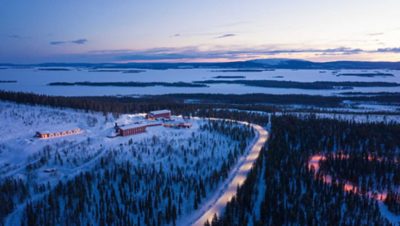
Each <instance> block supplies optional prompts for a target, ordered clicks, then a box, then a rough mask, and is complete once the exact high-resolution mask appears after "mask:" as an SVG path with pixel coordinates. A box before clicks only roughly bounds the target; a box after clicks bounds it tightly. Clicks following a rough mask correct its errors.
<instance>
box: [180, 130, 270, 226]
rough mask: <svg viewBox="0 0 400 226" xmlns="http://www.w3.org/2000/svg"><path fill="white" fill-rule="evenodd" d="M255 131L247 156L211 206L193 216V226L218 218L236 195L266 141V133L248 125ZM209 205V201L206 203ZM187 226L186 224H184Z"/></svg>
mask: <svg viewBox="0 0 400 226" xmlns="http://www.w3.org/2000/svg"><path fill="white" fill-rule="evenodd" d="M250 125H251V126H252V127H253V128H254V129H255V130H256V131H257V138H256V140H255V141H254V143H253V145H251V146H249V149H250V150H249V151H248V152H247V156H246V157H245V159H243V160H242V161H239V162H238V165H236V166H235V167H234V169H233V171H234V172H233V174H232V175H231V176H230V177H229V178H228V179H227V182H226V183H225V185H223V186H222V188H221V189H220V190H219V191H217V192H216V195H215V196H214V197H213V198H212V199H211V202H212V204H209V205H207V204H206V207H205V210H204V209H201V210H200V211H201V212H200V214H197V216H196V214H195V215H194V220H192V221H188V222H191V224H192V225H194V226H203V225H204V223H205V222H206V221H207V220H208V221H209V222H211V220H212V218H213V217H214V215H215V214H217V215H218V216H220V215H221V214H222V213H223V212H222V211H223V210H224V208H225V206H226V204H227V203H228V202H229V201H230V200H231V199H232V197H233V196H235V195H236V189H237V187H238V186H240V185H242V184H243V182H244V181H245V180H246V176H247V174H248V173H249V171H250V170H251V168H252V167H253V165H254V163H255V161H256V160H257V158H258V156H259V155H260V153H261V149H262V147H263V146H264V144H265V142H266V141H267V140H268V132H267V131H266V130H265V129H264V128H263V127H261V126H259V125H255V124H250ZM208 203H210V201H209V202H208ZM186 225H187V224H186Z"/></svg>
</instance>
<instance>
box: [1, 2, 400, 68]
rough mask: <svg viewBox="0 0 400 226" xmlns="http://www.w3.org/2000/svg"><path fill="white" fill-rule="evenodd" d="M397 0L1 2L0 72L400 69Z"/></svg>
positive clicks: (398, 6) (399, 17)
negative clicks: (146, 65) (263, 64)
mask: <svg viewBox="0 0 400 226" xmlns="http://www.w3.org/2000/svg"><path fill="white" fill-rule="evenodd" d="M399 9H400V1H399V0H379V1H378V0H318V1H315V0H280V1H275V0H274V1H272V0H248V1H245V0H201V1H195V0H148V1H143V0H142V1H138V0H132V1H128V0H114V1H109V0H84V1H82V0H68V1H54V0H34V1H32V0H24V1H23V0H0V63H43V62H121V63H122V62H153V61H154V62H219V61H242V60H249V59H258V58H296V59H305V60H312V61H333V60H363V61H400V13H399Z"/></svg>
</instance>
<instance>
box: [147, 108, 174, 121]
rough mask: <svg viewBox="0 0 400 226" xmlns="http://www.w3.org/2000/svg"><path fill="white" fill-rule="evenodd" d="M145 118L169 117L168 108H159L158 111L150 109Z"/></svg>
mask: <svg viewBox="0 0 400 226" xmlns="http://www.w3.org/2000/svg"><path fill="white" fill-rule="evenodd" d="M146 118H147V119H152V120H154V119H170V118H171V111H170V110H159V111H151V112H149V113H148V114H147V115H146Z"/></svg>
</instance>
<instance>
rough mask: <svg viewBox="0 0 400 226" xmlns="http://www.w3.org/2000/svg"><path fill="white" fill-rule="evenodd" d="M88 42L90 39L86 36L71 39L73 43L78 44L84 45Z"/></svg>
mask: <svg viewBox="0 0 400 226" xmlns="http://www.w3.org/2000/svg"><path fill="white" fill-rule="evenodd" d="M87 42H88V40H87V39H85V38H81V39H77V40H73V41H71V43H74V44H78V45H83V44H86V43H87Z"/></svg>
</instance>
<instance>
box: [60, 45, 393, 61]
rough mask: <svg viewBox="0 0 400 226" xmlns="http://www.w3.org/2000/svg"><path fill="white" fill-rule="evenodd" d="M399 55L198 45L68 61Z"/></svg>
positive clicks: (85, 56) (75, 57)
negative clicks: (211, 47)
mask: <svg viewBox="0 0 400 226" xmlns="http://www.w3.org/2000/svg"><path fill="white" fill-rule="evenodd" d="M363 53H366V54H374V53H400V48H381V49H372V50H364V49H359V48H349V47H336V48H321V49H317V48H279V46H269V47H266V46H259V47H253V48H239V47H237V48H236V49H235V48H234V47H231V48H229V49H221V48H218V47H214V48H213V49H212V50H204V49H201V48H199V47H196V46H189V47H182V48H172V47H171V48H151V49H143V50H101V51H90V52H87V53H82V54H74V55H65V59H68V60H71V61H73V60H74V61H76V62H78V61H81V62H84V61H85V62H183V61H186V62H190V61H192V62H195V61H203V62H207V61H210V62H211V61H217V60H229V61H240V60H249V59H258V58H266V57H275V58H279V57H282V56H285V57H287V56H288V55H293V56H294V57H296V56H303V57H304V55H305V54H307V55H314V56H351V55H357V54H363Z"/></svg>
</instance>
